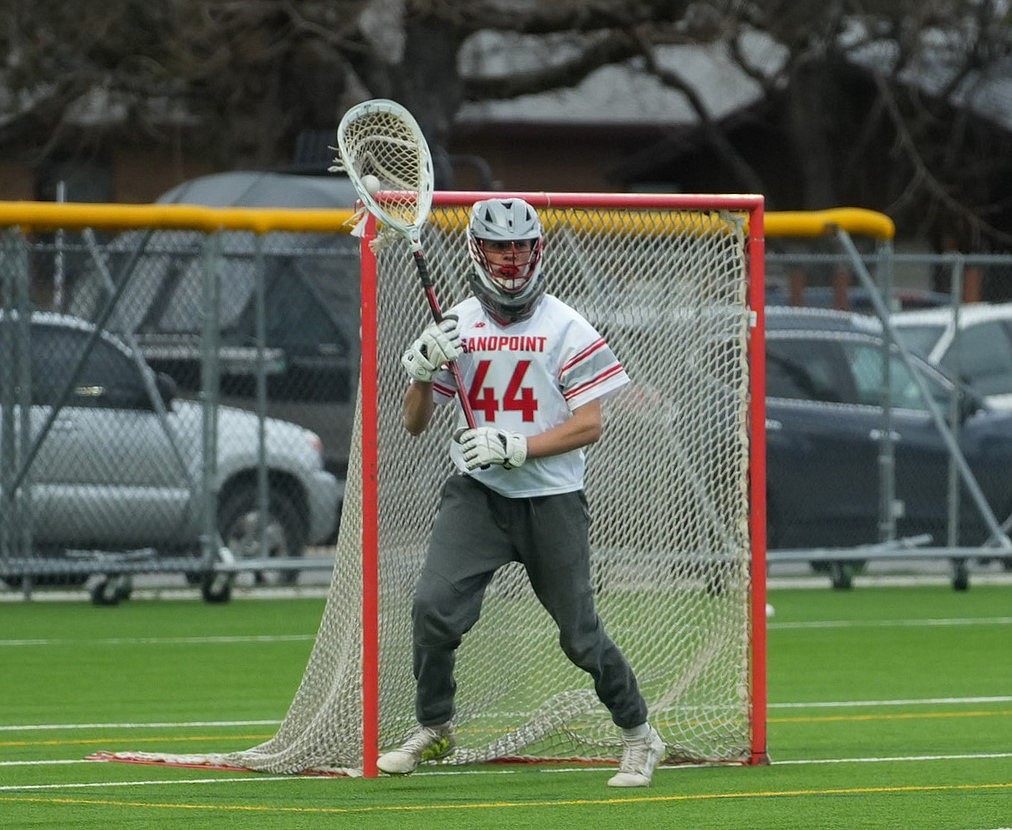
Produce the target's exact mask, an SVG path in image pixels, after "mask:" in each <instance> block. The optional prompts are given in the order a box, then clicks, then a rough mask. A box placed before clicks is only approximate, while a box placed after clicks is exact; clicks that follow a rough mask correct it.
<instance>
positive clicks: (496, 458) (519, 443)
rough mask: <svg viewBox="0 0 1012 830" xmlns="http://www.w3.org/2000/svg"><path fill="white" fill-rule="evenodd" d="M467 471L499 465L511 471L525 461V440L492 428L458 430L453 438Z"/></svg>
mask: <svg viewBox="0 0 1012 830" xmlns="http://www.w3.org/2000/svg"><path fill="white" fill-rule="evenodd" d="M454 437H455V438H456V440H457V443H458V444H460V448H461V450H462V451H463V455H464V463H465V464H466V465H467V469H468V470H476V469H478V468H479V467H489V466H491V465H492V464H501V465H502V466H503V467H504V468H505V469H507V470H512V469H513V468H514V467H519V466H520V465H521V464H523V463H524V461H526V460H527V439H526V438H524V436H522V435H520V434H519V433H516V432H504V431H503V430H501V429H495V428H493V427H478V428H477V429H464V430H460V431H459V432H458V433H457V434H456V435H455V436H454Z"/></svg>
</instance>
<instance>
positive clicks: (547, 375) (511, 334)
mask: <svg viewBox="0 0 1012 830" xmlns="http://www.w3.org/2000/svg"><path fill="white" fill-rule="evenodd" d="M446 313H447V314H455V315H457V318H458V320H459V325H460V334H461V341H462V344H463V347H464V354H462V355H461V356H460V357H459V358H458V359H457V366H458V367H459V369H460V374H461V379H462V380H463V383H464V385H465V387H466V388H467V389H469V390H470V396H469V397H470V400H471V408H472V410H473V411H474V419H475V422H476V423H477V425H478V426H493V427H496V428H498V429H502V430H505V431H506V432H519V433H520V434H521V435H536V434H538V433H541V432H545V431H546V430H548V429H551V428H552V427H554V426H558V425H559V424H561V423H563V422H564V421H566V420H568V419H569V417H570V414H571V412H572V411H573V410H574V409H577V408H579V407H581V406H583V405H584V404H587V403H590V402H591V401H593V400H596V399H598V398H603V397H604V396H606V395H610V394H612V393H613V392H615V391H616V390H618V389H619V388H620V387H622V386H624V385H625V384H627V383H628V382H629V376H628V375H627V374H626V372H625V369H623V368H622V365H621V364H620V363H619V361H618V358H616V357H615V354H614V353H613V352H612V350H611V349H610V348H609V346H608V344H607V343H606V342H605V340H604V338H603V337H602V336H601V335H600V334H598V333H597V331H595V329H594V327H593V326H591V325H590V323H588V322H587V321H586V320H585V319H584V318H583V317H582V316H581V315H580V314H579V313H578V312H576V311H575V310H574V309H572V308H570V307H569V306H568V305H566V304H565V303H563V302H562V301H561V300H559V299H557V298H556V297H553V296H552V295H550V294H546V295H545V296H544V297H542V299H541V301H540V302H539V303H538V305H537V307H536V309H535V310H534V313H533V314H532V315H531V316H530V317H529V318H527V319H526V320H521V321H519V322H516V323H513V324H511V325H509V326H502V325H500V324H499V323H497V322H496V321H495V320H494V319H493V318H491V317H490V316H488V315H487V314H486V313H485V310H484V309H483V308H482V306H481V303H480V302H479V301H478V299H477V298H476V297H470V298H468V299H466V300H464V301H463V302H460V303H458V304H457V305H455V306H454V307H453V308H451V309H450V310H449V311H447V312H446ZM432 394H433V398H434V400H435V402H436V403H437V404H447V403H450V402H451V401H453V400H454V398H455V396H456V394H457V389H456V386H455V385H454V381H453V375H452V374H451V373H450V372H449V371H448V370H446V369H443V370H441V371H440V372H439V374H437V375H436V377H435V379H434V381H433V385H432ZM457 421H458V423H457V426H458V427H466V425H467V424H466V421H465V420H464V414H463V412H462V411H461V412H460V413H459V415H458V419H457ZM450 457H451V458H452V459H453V462H454V464H456V466H457V469H459V470H460V471H461V472H465V471H466V470H467V468H466V467H465V465H464V462H463V459H462V458H461V451H460V445H459V444H458V443H457V442H456V441H453V440H452V439H451V441H450ZM584 467H585V459H584V452H583V450H582V449H576V450H572V451H570V452H567V453H563V454H561V455H553V456H547V457H544V458H529V459H527V461H526V462H525V463H524V464H523V465H521V466H520V467H517V468H515V469H512V470H506V469H504V468H503V467H500V466H497V465H494V466H491V467H489V468H488V469H485V470H474V471H472V472H469V473H468V475H471V476H473V477H474V478H476V479H478V480H479V481H481V482H482V483H483V484H485V485H487V486H488V487H490V488H491V489H493V490H495V491H496V492H497V493H501V494H502V495H504V496H509V497H514V498H526V497H530V496H547V495H550V494H552V493H567V492H571V491H573V490H579V489H581V488H582V487H583V473H584Z"/></svg>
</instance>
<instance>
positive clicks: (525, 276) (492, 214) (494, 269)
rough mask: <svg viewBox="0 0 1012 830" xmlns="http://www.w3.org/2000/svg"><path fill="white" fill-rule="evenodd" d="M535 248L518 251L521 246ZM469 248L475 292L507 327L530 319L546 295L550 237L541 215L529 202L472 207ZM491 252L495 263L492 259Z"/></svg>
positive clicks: (486, 201) (487, 201)
mask: <svg viewBox="0 0 1012 830" xmlns="http://www.w3.org/2000/svg"><path fill="white" fill-rule="evenodd" d="M523 242H529V243H530V244H529V246H527V245H525V246H523V247H517V243H523ZM467 248H468V251H469V252H470V254H471V259H472V261H473V264H472V267H471V280H470V283H471V291H473V292H474V295H475V296H476V297H477V298H478V300H479V302H480V303H481V304H482V306H483V307H484V309H485V311H486V312H488V314H490V315H491V316H492V317H494V318H495V319H497V320H498V321H500V322H501V323H505V324H509V323H515V322H517V321H518V320H526V319H527V318H528V317H530V316H531V314H533V313H534V308H535V306H537V304H538V300H540V299H541V295H542V294H544V293H545V286H544V282H543V281H542V279H541V253H542V249H543V248H544V237H543V236H542V232H541V220H540V219H538V213H537V211H536V210H534V208H533V207H531V206H530V205H529V204H528V203H527V202H525V201H524V200H523V199H484V200H482V201H480V202H475V203H474V206H473V207H472V208H471V220H470V222H468V225H467ZM490 254H491V259H490V257H489V255H490Z"/></svg>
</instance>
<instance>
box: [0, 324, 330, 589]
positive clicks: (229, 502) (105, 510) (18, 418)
mask: <svg viewBox="0 0 1012 830" xmlns="http://www.w3.org/2000/svg"><path fill="white" fill-rule="evenodd" d="M0 344H2V347H3V348H4V350H5V351H7V354H5V355H3V356H2V360H3V361H4V362H5V363H6V364H7V368H6V370H5V371H3V372H0V419H2V427H3V437H4V440H3V442H0V453H4V452H6V453H10V456H9V457H8V458H6V459H3V462H2V463H3V476H2V478H0V513H2V514H3V515H2V521H3V523H4V525H5V526H6V527H7V528H12V527H14V526H16V525H17V526H22V525H25V524H27V526H28V527H30V530H31V543H32V550H34V551H43V552H45V553H48V554H50V555H61V554H63V553H65V552H66V551H68V550H75V551H77V550H80V551H128V550H136V549H141V548H145V549H147V548H152V549H155V550H156V551H157V552H158V553H159V554H165V555H169V554H176V555H186V554H193V555H194V556H197V555H198V554H199V549H200V539H201V534H202V532H203V528H204V522H203V518H202V515H203V514H202V509H201V504H202V501H201V498H200V495H201V493H202V490H203V480H202V476H203V470H204V465H203V463H202V462H203V458H204V453H205V449H204V436H205V430H204V428H203V419H204V412H203V409H202V407H201V405H200V404H199V403H196V402H193V401H188V400H181V399H179V398H177V397H176V396H175V384H174V383H173V382H172V381H171V379H170V378H168V377H167V376H165V375H157V374H156V373H155V372H154V371H153V370H152V369H151V368H150V367H149V366H148V365H147V363H146V362H145V361H144V358H143V356H142V355H140V354H139V353H138V352H136V351H134V350H132V349H131V348H129V347H128V346H127V345H126V344H125V343H124V342H123V341H122V340H120V339H119V338H117V337H115V336H113V335H112V334H110V333H109V332H107V331H101V330H97V329H96V328H95V326H93V325H92V324H91V323H88V322H86V321H84V320H80V319H78V318H75V317H71V316H68V315H61V314H54V313H50V312H35V313H33V314H32V315H31V318H30V323H29V325H28V326H25V325H24V324H23V321H22V320H19V316H18V315H16V314H6V315H4V314H2V313H0ZM26 347H27V348H26ZM19 355H20V356H21V357H22V359H21V360H16V358H17V357H18V356H19ZM82 357H83V358H84V361H83V365H81V366H80V368H79V369H77V366H78V364H80V363H81V359H82ZM12 358H15V359H12ZM15 363H17V364H18V365H19V366H20V368H19V369H15V368H14V365H15ZM75 370H76V371H75ZM26 371H27V372H30V377H26V375H25V372H26ZM19 373H20V374H19ZM29 395H30V397H29ZM26 405H29V406H28V409H29V417H28V419H27V421H28V427H29V430H30V436H31V439H32V440H31V441H24V440H21V438H20V436H21V435H22V432H23V429H24V427H23V423H24V422H23V417H24V409H25V406H26ZM43 429H48V432H46V433H45V435H44V438H43V440H42V441H41V442H40V443H39V446H38V450H37V452H36V453H35V455H34V457H29V453H30V446H31V443H32V442H33V441H34V440H35V438H36V437H37V436H39V435H40V433H41V432H42V431H43ZM211 435H213V438H214V441H213V443H214V445H215V447H216V453H215V455H214V464H213V468H214V469H213V484H212V487H211V488H209V489H211V491H212V492H213V493H215V494H216V496H217V503H216V505H215V508H214V509H215V518H216V523H217V528H218V531H219V534H220V536H221V539H222V541H223V542H224V544H225V545H227V546H228V547H229V548H230V549H231V551H232V552H233V554H234V555H235V557H236V558H237V559H241V558H247V557H254V558H259V556H260V544H259V543H260V535H259V528H260V526H261V522H260V520H259V505H260V504H261V501H260V498H259V494H260V491H259V490H258V473H257V463H258V457H259V453H260V423H259V420H258V418H257V417H256V416H255V415H254V414H253V413H250V412H246V411H242V410H239V409H234V408H230V407H221V408H219V409H218V410H217V412H216V429H215V430H213V431H212V433H211ZM263 457H264V458H265V460H266V466H267V485H268V495H267V500H266V506H267V515H266V517H264V521H263V526H264V533H265V535H266V537H267V553H268V555H269V556H286V557H298V556H301V555H302V554H303V552H304V550H305V548H306V546H307V545H309V544H315V543H319V542H320V541H322V540H323V539H325V538H327V537H328V536H329V535H330V534H331V532H332V531H333V529H334V526H335V523H336V520H337V508H338V504H339V500H340V497H341V495H342V486H341V483H340V482H339V481H338V479H337V478H335V477H334V476H333V475H331V474H330V473H328V472H326V471H325V470H324V469H323V461H322V459H323V456H322V447H321V443H320V439H319V438H318V437H317V435H315V434H314V433H313V432H311V431H309V430H307V429H305V428H303V427H300V426H297V425H296V424H292V423H288V422H285V421H281V420H276V419H271V418H267V419H265V420H264V422H263ZM26 462H27V469H26V470H24V471H22V470H21V468H22V467H25V465H26ZM16 475H21V481H22V482H24V483H27V484H28V487H27V488H24V487H20V488H17V487H15V486H14V485H16V484H17V483H18V482H17V481H15V479H14V476H16ZM15 496H16V497H15ZM85 576H86V575H85ZM261 576H262V578H264V579H266V578H272V576H273V575H271V574H263V575H261ZM295 577H297V572H296V571H291V570H288V571H279V572H278V573H277V575H276V578H277V579H278V580H279V581H282V582H290V581H292V579H294V578H295ZM17 578H18V575H17V574H13V575H11V574H8V576H7V581H15V580H16V579H17Z"/></svg>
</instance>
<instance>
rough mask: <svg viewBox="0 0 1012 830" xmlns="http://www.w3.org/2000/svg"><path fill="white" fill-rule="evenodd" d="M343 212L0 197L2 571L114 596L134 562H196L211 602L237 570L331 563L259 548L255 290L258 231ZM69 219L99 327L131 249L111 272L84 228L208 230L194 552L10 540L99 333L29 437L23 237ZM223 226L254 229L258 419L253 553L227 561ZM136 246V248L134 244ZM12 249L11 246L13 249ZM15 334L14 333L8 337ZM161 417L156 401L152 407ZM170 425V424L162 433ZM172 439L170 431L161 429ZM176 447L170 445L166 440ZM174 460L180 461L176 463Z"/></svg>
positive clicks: (135, 569)
mask: <svg viewBox="0 0 1012 830" xmlns="http://www.w3.org/2000/svg"><path fill="white" fill-rule="evenodd" d="M352 214H353V212H352V211H350V210H342V209H336V210H312V209H290V210H281V209H277V210H275V209H263V208H260V209H257V208H208V207H198V206H189V205H90V204H89V205H85V204H66V203H63V204H53V203H43V202H39V203H35V202H15V203H2V202H0V233H2V234H3V235H4V239H5V240H7V242H9V243H10V244H5V245H4V246H2V247H0V308H4V310H5V311H7V312H8V313H11V312H14V313H16V314H17V318H18V320H20V321H23V323H24V325H23V327H18V328H19V329H20V328H23V329H24V331H20V330H19V331H18V335H17V336H16V337H14V338H12V340H14V341H15V342H7V333H8V331H10V330H11V329H13V328H14V327H8V326H5V327H2V328H0V332H2V334H3V336H4V342H3V343H0V349H2V350H3V353H4V354H15V355H18V356H19V357H20V358H21V359H20V360H18V361H0V371H2V372H4V373H5V376H6V378H7V380H8V382H6V383H4V384H3V388H4V389H5V390H8V392H9V396H12V395H13V394H14V393H15V390H16V389H20V390H21V392H20V393H19V394H20V395H21V397H22V398H25V400H20V401H18V402H16V403H17V404H21V405H11V404H14V403H15V402H14V401H13V400H9V401H2V402H0V403H5V404H7V405H6V406H4V407H3V423H2V424H0V441H2V444H0V447H2V450H3V451H2V455H3V457H4V458H6V459H8V460H9V461H11V462H14V463H5V464H4V465H2V470H0V476H2V478H0V485H2V486H0V577H7V578H8V579H9V578H11V577H12V576H13V577H20V579H21V590H22V592H23V594H24V595H25V596H26V597H28V596H30V595H31V593H32V592H33V590H34V589H35V587H36V582H37V581H38V580H39V579H40V578H45V577H50V576H57V575H58V576H64V575H84V576H94V577H96V578H97V579H96V581H95V582H94V584H93V585H92V586H91V588H90V592H91V596H92V600H93V601H94V602H95V603H96V604H115V603H117V602H119V601H120V600H122V599H124V598H126V597H128V596H129V594H130V590H131V588H132V577H133V576H134V575H137V574H142V573H199V574H202V575H203V577H202V580H201V583H200V587H201V592H202V594H203V596H204V598H205V599H206V600H207V601H209V602H222V601H227V600H228V599H229V598H230V596H231V588H232V583H233V581H234V579H235V577H236V576H237V575H238V574H240V573H242V572H249V571H262V570H265V569H269V570H271V571H285V570H308V569H329V568H330V567H332V563H331V562H330V561H329V560H326V559H319V560H314V559H311V558H298V559H294V558H278V557H272V558H270V559H268V558H267V557H266V552H265V545H266V539H265V534H264V532H263V530H264V528H263V522H264V515H265V512H266V510H265V508H266V504H267V499H268V494H267V465H266V463H265V447H264V423H265V419H266V415H265V411H266V404H267V391H266V378H267V364H268V354H267V350H266V348H265V345H264V344H265V342H266V337H265V329H266V325H265V297H264V283H265V280H264V273H265V269H264V257H263V247H262V244H261V243H262V239H263V235H264V234H266V233H269V232H271V231H296V232H299V231H303V232H318V233H339V234H348V233H349V232H350V227H349V221H350V220H351V219H352ZM66 229H75V230H80V231H81V232H82V238H83V240H84V243H85V246H86V248H87V250H88V252H89V256H90V259H91V265H92V266H93V267H95V268H96V269H97V270H98V272H99V273H100V275H101V278H102V280H103V282H104V283H105V287H106V288H107V289H111V290H109V297H108V300H107V302H106V303H105V305H104V306H103V307H102V309H101V311H100V312H99V314H98V315H97V317H96V319H95V320H94V321H93V322H94V323H95V326H96V328H97V329H103V328H105V327H106V324H107V323H108V322H109V320H110V319H111V318H112V316H113V315H114V314H115V313H116V310H117V303H118V302H119V300H120V297H121V296H122V294H123V291H124V290H125V288H126V286H127V285H128V284H129V282H130V280H131V279H132V277H133V271H134V266H135V264H136V254H135V255H134V256H133V257H131V258H130V259H128V261H127V262H126V263H125V264H124V266H123V269H122V271H123V273H120V274H118V275H116V276H115V277H114V276H113V275H112V274H111V273H110V272H109V270H108V268H107V267H106V263H105V260H104V257H103V254H102V251H101V249H100V248H99V246H98V244H97V242H96V240H95V235H94V231H95V230H96V229H100V230H115V231H120V230H130V229H139V230H143V231H145V232H146V235H148V234H150V233H151V232H152V231H153V230H155V229H175V230H196V231H201V232H203V233H205V234H206V238H205V240H204V244H203V246H202V250H201V266H202V267H201V274H202V284H203V292H204V304H203V310H204V315H203V321H202V333H201V385H200V393H199V401H200V405H201V412H202V427H201V443H202V464H201V470H202V476H201V480H200V481H191V485H192V487H193V491H194V492H195V493H196V495H197V497H198V502H199V505H200V512H201V516H202V525H203V531H202V534H201V539H200V554H199V555H197V556H162V555H157V554H156V552H155V551H153V550H152V551H144V550H141V551H130V552H123V553H115V552H107V551H92V552H85V555H82V556H80V557H77V558H59V559H49V558H46V557H43V556H34V555H30V556H27V557H25V556H23V555H19V554H18V551H21V550H31V549H32V548H33V546H32V539H31V535H30V523H29V522H26V519H30V517H31V505H30V501H29V498H30V490H29V489H28V488H25V487H22V484H23V483H24V482H25V481H26V480H27V479H28V476H29V472H30V467H31V464H32V461H33V460H34V457H35V455H36V453H37V451H38V448H39V447H40V446H41V443H42V442H43V441H44V440H45V438H46V434H47V433H48V430H49V427H50V426H51V424H52V422H53V419H54V418H55V416H56V414H57V413H58V410H59V408H60V407H61V406H62V405H63V404H65V403H66V401H67V400H68V399H69V396H70V393H71V389H72V386H73V375H74V374H77V372H79V371H80V369H81V367H82V366H83V365H84V363H85V361H86V359H87V357H88V351H89V350H90V345H91V344H92V343H93V342H94V340H95V339H97V336H98V335H97V334H96V335H94V337H93V338H92V339H91V340H90V341H89V345H88V346H86V348H85V352H84V353H83V354H81V355H79V356H78V362H77V364H76V369H75V371H74V372H73V373H72V380H71V383H70V384H68V388H67V389H65V390H64V393H63V395H62V396H61V400H60V401H59V403H58V404H57V406H54V407H53V412H52V413H51V414H50V417H49V419H48V421H47V423H46V424H45V425H44V426H43V429H42V431H41V433H40V434H39V435H37V436H36V437H35V438H34V440H32V439H31V436H30V429H29V427H28V422H27V413H28V409H29V407H28V406H26V405H24V404H25V403H26V402H27V399H26V396H27V395H28V394H29V392H28V384H27V383H24V382H20V383H19V382H18V380H19V379H20V380H21V381H24V380H25V379H26V378H28V370H27V367H26V365H25V362H26V360H27V358H26V354H27V349H26V343H27V338H28V333H27V326H28V321H29V317H30V311H31V309H30V304H29V301H28V297H29V285H30V273H29V265H28V247H29V243H28V240H27V238H26V235H27V234H28V233H29V232H32V231H39V230H54V231H60V232H62V231H64V230H66ZM224 230H245V231H252V232H254V233H255V234H256V236H255V238H254V239H255V254H254V259H255V268H256V280H255V284H256V296H255V308H256V330H257V344H256V347H255V351H256V357H255V379H256V414H257V417H258V420H259V426H260V429H259V446H258V463H257V490H258V501H259V505H260V511H259V521H260V523H261V525H260V545H261V556H260V558H258V559H243V560H241V561H237V560H236V559H235V558H234V557H233V556H232V554H231V551H230V550H229V549H228V547H226V546H225V545H224V543H223V542H222V540H221V537H220V536H219V533H218V530H217V527H216V521H215V505H216V501H217V495H218V494H217V492H216V485H215V480H216V479H215V463H216V458H217V448H216V440H217V424H216V418H217V412H218V406H219V403H220V400H219V397H220V396H219V380H220V364H219V355H220V325H219V320H218V317H217V314H218V310H219V302H218V299H219V292H220V280H219V273H218V268H217V263H218V259H219V258H220V256H221V246H220V236H219V232H220V231H224ZM143 248H144V245H143V244H141V245H138V246H137V248H136V252H137V253H139V252H140V251H141V250H143ZM12 251H13V253H11V252H12ZM121 339H123V340H125V342H126V343H127V345H132V346H133V347H134V351H135V354H137V355H139V354H140V350H139V349H137V348H136V346H137V344H136V341H135V340H134V339H133V332H132V331H125V332H123V334H122V335H121ZM18 341H19V342H18ZM148 392H149V395H150V397H151V401H152V402H153V404H154V406H155V408H156V410H158V407H159V404H160V403H161V400H160V396H159V395H158V394H157V392H156V390H154V389H149V390H148ZM16 412H20V418H21V421H22V423H21V424H20V429H19V430H18V431H17V434H19V435H20V441H16V440H15V428H14V418H15V416H16ZM158 414H159V415H160V417H161V418H162V419H164V415H165V412H164V406H162V408H161V410H160V411H159V412H158ZM166 434H168V432H166ZM170 442H171V436H170ZM173 449H174V451H175V452H176V453H177V455H178V448H177V447H175V446H173ZM181 466H184V468H185V465H181Z"/></svg>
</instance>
